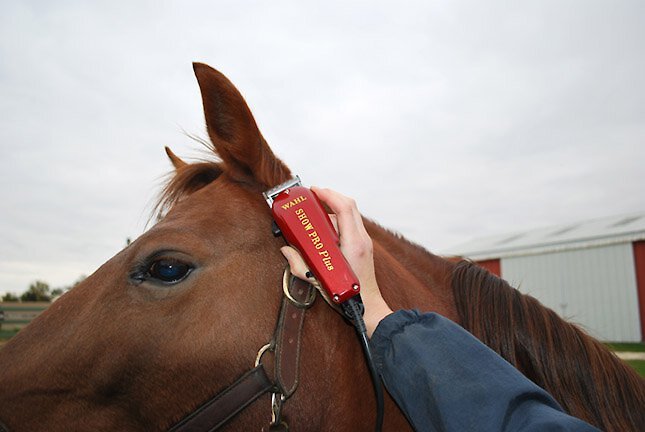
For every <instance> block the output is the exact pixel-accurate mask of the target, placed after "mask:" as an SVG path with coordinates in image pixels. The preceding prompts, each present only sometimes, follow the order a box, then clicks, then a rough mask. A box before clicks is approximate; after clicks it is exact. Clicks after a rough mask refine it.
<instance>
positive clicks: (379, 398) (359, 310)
mask: <svg viewBox="0 0 645 432" xmlns="http://www.w3.org/2000/svg"><path fill="white" fill-rule="evenodd" d="M341 306H342V307H343V312H344V313H345V316H346V317H347V318H348V319H349V320H350V321H351V322H352V324H354V328H355V329H356V333H357V334H358V339H359V341H360V343H361V346H362V347H363V352H364V353H365V360H366V361H367V367H368V369H369V370H370V375H371V376H372V384H373V385H374V394H375V395H376V427H375V431H376V432H381V430H382V429H383V410H384V407H383V387H382V386H381V378H380V377H379V375H378V373H377V372H376V367H375V366H374V359H373V358H372V352H371V351H370V343H369V340H368V339H367V328H366V327H365V321H364V320H363V311H364V310H365V308H364V307H363V303H362V302H361V300H360V295H357V296H354V297H352V298H350V299H348V300H347V301H346V302H344V303H343V304H342V305H341Z"/></svg>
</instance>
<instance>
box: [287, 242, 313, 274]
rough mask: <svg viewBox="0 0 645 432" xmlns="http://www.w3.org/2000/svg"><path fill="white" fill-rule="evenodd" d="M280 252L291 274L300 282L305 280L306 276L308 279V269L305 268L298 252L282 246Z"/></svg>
mask: <svg viewBox="0 0 645 432" xmlns="http://www.w3.org/2000/svg"><path fill="white" fill-rule="evenodd" d="M280 252H282V255H284V257H285V258H286V259H287V261H288V262H289V267H291V273H293V275H294V276H296V277H298V278H300V279H302V280H307V279H308V276H309V277H310V275H311V272H310V271H309V267H307V264H306V263H305V261H304V260H303V259H302V256H301V255H300V252H298V251H297V250H296V249H294V248H292V247H291V246H282V247H281V248H280Z"/></svg>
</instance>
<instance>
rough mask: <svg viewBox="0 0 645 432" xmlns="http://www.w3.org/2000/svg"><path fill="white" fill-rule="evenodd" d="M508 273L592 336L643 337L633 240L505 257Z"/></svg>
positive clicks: (519, 285)
mask: <svg viewBox="0 0 645 432" xmlns="http://www.w3.org/2000/svg"><path fill="white" fill-rule="evenodd" d="M501 268H502V277H503V278H504V279H506V280H507V281H508V282H509V283H510V284H511V285H512V286H514V287H517V288H518V289H519V290H520V291H522V292H523V293H526V294H530V295H532V296H533V297H535V298H537V299H538V300H539V301H540V302H542V303H543V304H544V305H546V306H548V307H549V308H551V309H553V310H554V311H556V312H557V313H558V314H560V316H562V317H564V318H565V319H567V320H568V321H571V322H574V323H576V324H579V325H581V326H582V327H583V328H584V329H585V330H586V331H587V332H588V333H590V334H591V335H592V336H594V337H596V338H599V339H601V340H606V341H634V342H638V341H640V340H641V331H640V318H639V312H638V297H637V296H638V293H637V289H636V272H635V269H634V258H633V251H632V245H631V243H622V244H614V245H606V246H600V247H593V248H586V249H577V250H568V251H561V252H551V253H544V254H538V255H529V256H519V257H509V258H502V260H501Z"/></svg>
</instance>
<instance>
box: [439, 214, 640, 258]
mask: <svg viewBox="0 0 645 432" xmlns="http://www.w3.org/2000/svg"><path fill="white" fill-rule="evenodd" d="M637 240H645V213H636V214H629V215H622V216H612V217H607V218H602V219H594V220H589V221H584V222H578V223H570V224H563V225H557V226H550V227H546V228H538V229H534V230H529V231H521V232H514V233H506V234H502V235H496V236H490V237H484V238H479V239H475V240H472V241H469V242H467V243H463V244H461V245H458V246H455V247H453V248H450V249H449V250H448V251H447V254H450V255H458V256H463V257H468V258H470V259H473V260H484V259H492V258H505V257H510V256H520V255H535V254H540V253H547V252H556V251H562V250H571V249H581V248H588V247H594V246H602V245H607V244H615V243H629V242H633V241H637Z"/></svg>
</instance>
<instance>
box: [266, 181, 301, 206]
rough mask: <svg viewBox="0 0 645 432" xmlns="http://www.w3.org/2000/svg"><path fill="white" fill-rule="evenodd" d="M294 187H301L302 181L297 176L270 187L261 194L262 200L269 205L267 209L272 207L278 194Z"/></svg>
mask: <svg viewBox="0 0 645 432" xmlns="http://www.w3.org/2000/svg"><path fill="white" fill-rule="evenodd" d="M294 186H302V181H301V180H300V177H299V176H295V177H294V178H292V179H290V180H287V181H286V182H284V183H282V184H279V185H277V186H275V187H272V188H271V189H269V190H268V191H266V192H262V196H264V199H265V200H266V202H267V204H269V207H273V200H274V198H275V197H276V196H278V195H280V193H282V192H283V191H285V190H286V189H289V188H291V187H294Z"/></svg>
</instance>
